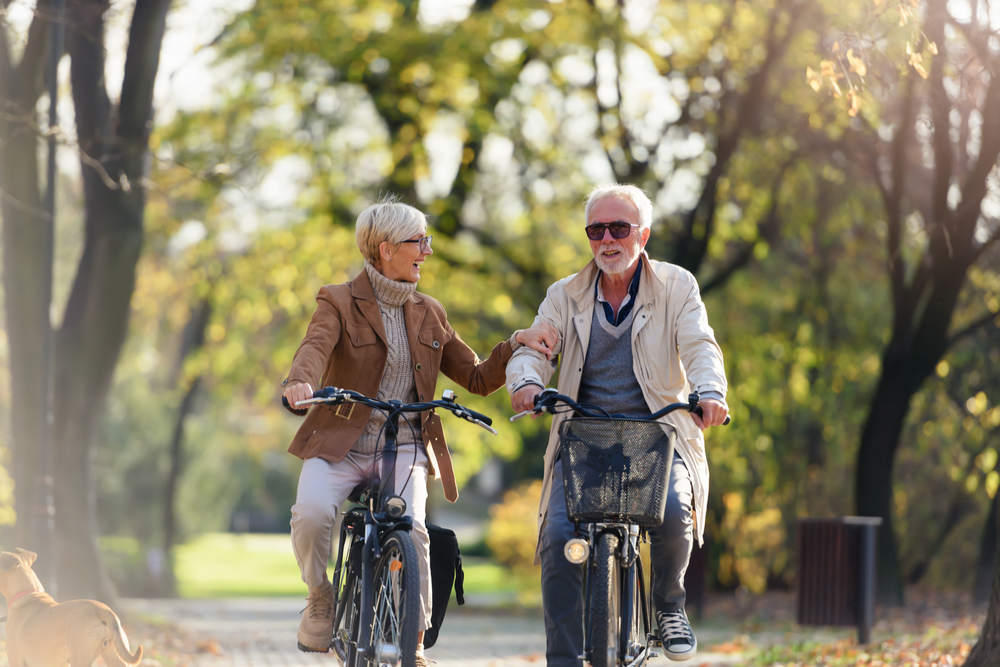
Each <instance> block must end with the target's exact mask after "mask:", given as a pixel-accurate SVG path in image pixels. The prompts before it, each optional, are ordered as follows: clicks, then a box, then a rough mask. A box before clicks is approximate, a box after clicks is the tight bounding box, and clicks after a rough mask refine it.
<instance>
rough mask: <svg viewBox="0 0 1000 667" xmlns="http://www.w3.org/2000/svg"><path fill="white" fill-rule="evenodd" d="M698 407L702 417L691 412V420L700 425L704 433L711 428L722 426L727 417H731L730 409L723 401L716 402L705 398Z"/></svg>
mask: <svg viewBox="0 0 1000 667" xmlns="http://www.w3.org/2000/svg"><path fill="white" fill-rule="evenodd" d="M698 407H700V408H701V412H702V416H701V417H699V416H698V414H697V413H695V412H690V413H688V414H690V415H691V419H693V420H694V423H695V424H697V425H698V428H700V429H701V430H702V431H704V430H705V429H706V428H708V427H709V426H720V425H721V424H722V423H723V422H725V421H726V417H727V416H728V415H729V408H728V407H727V406H726V404H725V403H723V402H722V401H719V400H716V399H714V398H703V399H701V401H699V402H698Z"/></svg>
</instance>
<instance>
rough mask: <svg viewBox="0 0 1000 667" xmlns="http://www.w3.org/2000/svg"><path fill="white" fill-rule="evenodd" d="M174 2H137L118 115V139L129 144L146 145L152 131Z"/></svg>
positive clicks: (166, 0)
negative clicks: (155, 92)
mask: <svg viewBox="0 0 1000 667" xmlns="http://www.w3.org/2000/svg"><path fill="white" fill-rule="evenodd" d="M169 8H170V0H148V1H147V2H137V3H136V5H135V13H134V14H133V15H132V27H131V29H130V31H129V41H128V52H127V55H126V59H125V78H124V79H123V80H122V95H121V102H120V103H119V111H118V131H117V134H118V136H119V137H120V138H121V139H122V140H124V141H125V143H126V144H128V145H131V144H134V143H140V144H142V147H141V149H144V148H145V144H146V139H147V138H148V136H149V132H150V130H151V126H150V122H149V121H150V118H152V115H153V85H154V84H155V82H156V71H157V69H158V68H159V66H160V47H161V45H162V44H163V33H164V31H165V30H166V27H167V10H168V9H169Z"/></svg>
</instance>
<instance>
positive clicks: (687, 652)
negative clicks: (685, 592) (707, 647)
mask: <svg viewBox="0 0 1000 667" xmlns="http://www.w3.org/2000/svg"><path fill="white" fill-rule="evenodd" d="M656 624H657V626H659V628H660V643H661V644H663V653H664V654H665V655H666V656H667V657H668V658H670V659H671V660H676V661H680V660H687V659H688V658H690V657H691V656H693V655H694V654H695V652H696V651H697V650H698V640H697V639H696V638H695V636H694V631H693V630H692V629H691V624H690V623H688V618H687V614H686V613H684V610H683V609H678V610H677V611H670V612H662V611H658V612H656Z"/></svg>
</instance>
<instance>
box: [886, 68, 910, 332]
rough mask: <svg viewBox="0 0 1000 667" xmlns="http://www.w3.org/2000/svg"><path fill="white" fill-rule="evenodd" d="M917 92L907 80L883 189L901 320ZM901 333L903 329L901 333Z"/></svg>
mask: <svg viewBox="0 0 1000 667" xmlns="http://www.w3.org/2000/svg"><path fill="white" fill-rule="evenodd" d="M915 94H916V91H915V90H914V79H913V75H912V74H910V75H908V76H907V78H906V90H905V92H904V93H903V102H902V104H903V106H902V113H901V116H900V122H899V131H898V132H897V133H896V136H895V137H893V140H892V152H891V156H892V157H891V160H892V167H891V178H892V183H891V184H890V186H889V187H888V188H885V189H884V192H885V194H886V195H888V199H886V201H885V209H886V211H885V212H886V217H887V218H888V220H887V221H886V223H887V224H888V226H889V234H888V245H889V247H888V248H887V251H888V260H889V267H888V268H889V276H890V281H891V284H892V298H893V301H895V303H896V308H895V311H896V317H897V319H898V318H899V317H900V316H901V314H902V311H903V310H904V309H903V308H902V307H901V306H902V304H903V302H904V299H905V293H906V284H905V268H906V267H905V265H904V262H903V253H902V251H903V241H902V239H903V191H904V190H905V187H904V182H905V180H906V166H907V165H906V147H907V144H908V142H909V135H910V133H911V132H912V131H913V97H914V95H915ZM899 330H900V331H902V329H899Z"/></svg>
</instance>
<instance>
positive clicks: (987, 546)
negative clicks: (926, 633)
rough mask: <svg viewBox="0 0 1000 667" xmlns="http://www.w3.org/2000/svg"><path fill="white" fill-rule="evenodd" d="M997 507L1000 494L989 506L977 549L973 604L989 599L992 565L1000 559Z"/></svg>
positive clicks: (993, 569) (993, 568)
mask: <svg viewBox="0 0 1000 667" xmlns="http://www.w3.org/2000/svg"><path fill="white" fill-rule="evenodd" d="M997 505H1000V493H998V494H997V497H996V498H995V499H994V502H993V504H991V505H990V513H989V516H988V517H987V518H986V524H985V525H984V526H983V538H982V541H981V542H980V547H979V562H978V563H976V583H975V585H974V586H973V589H972V600H973V602H977V603H978V602H986V601H987V600H989V599H990V582H991V581H993V577H994V572H995V570H996V568H995V567H994V565H993V563H994V561H996V559H997V558H998V557H1000V538H998V537H997V536H998V535H1000V532H998V531H997V525H998V524H1000V521H998V519H997Z"/></svg>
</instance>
